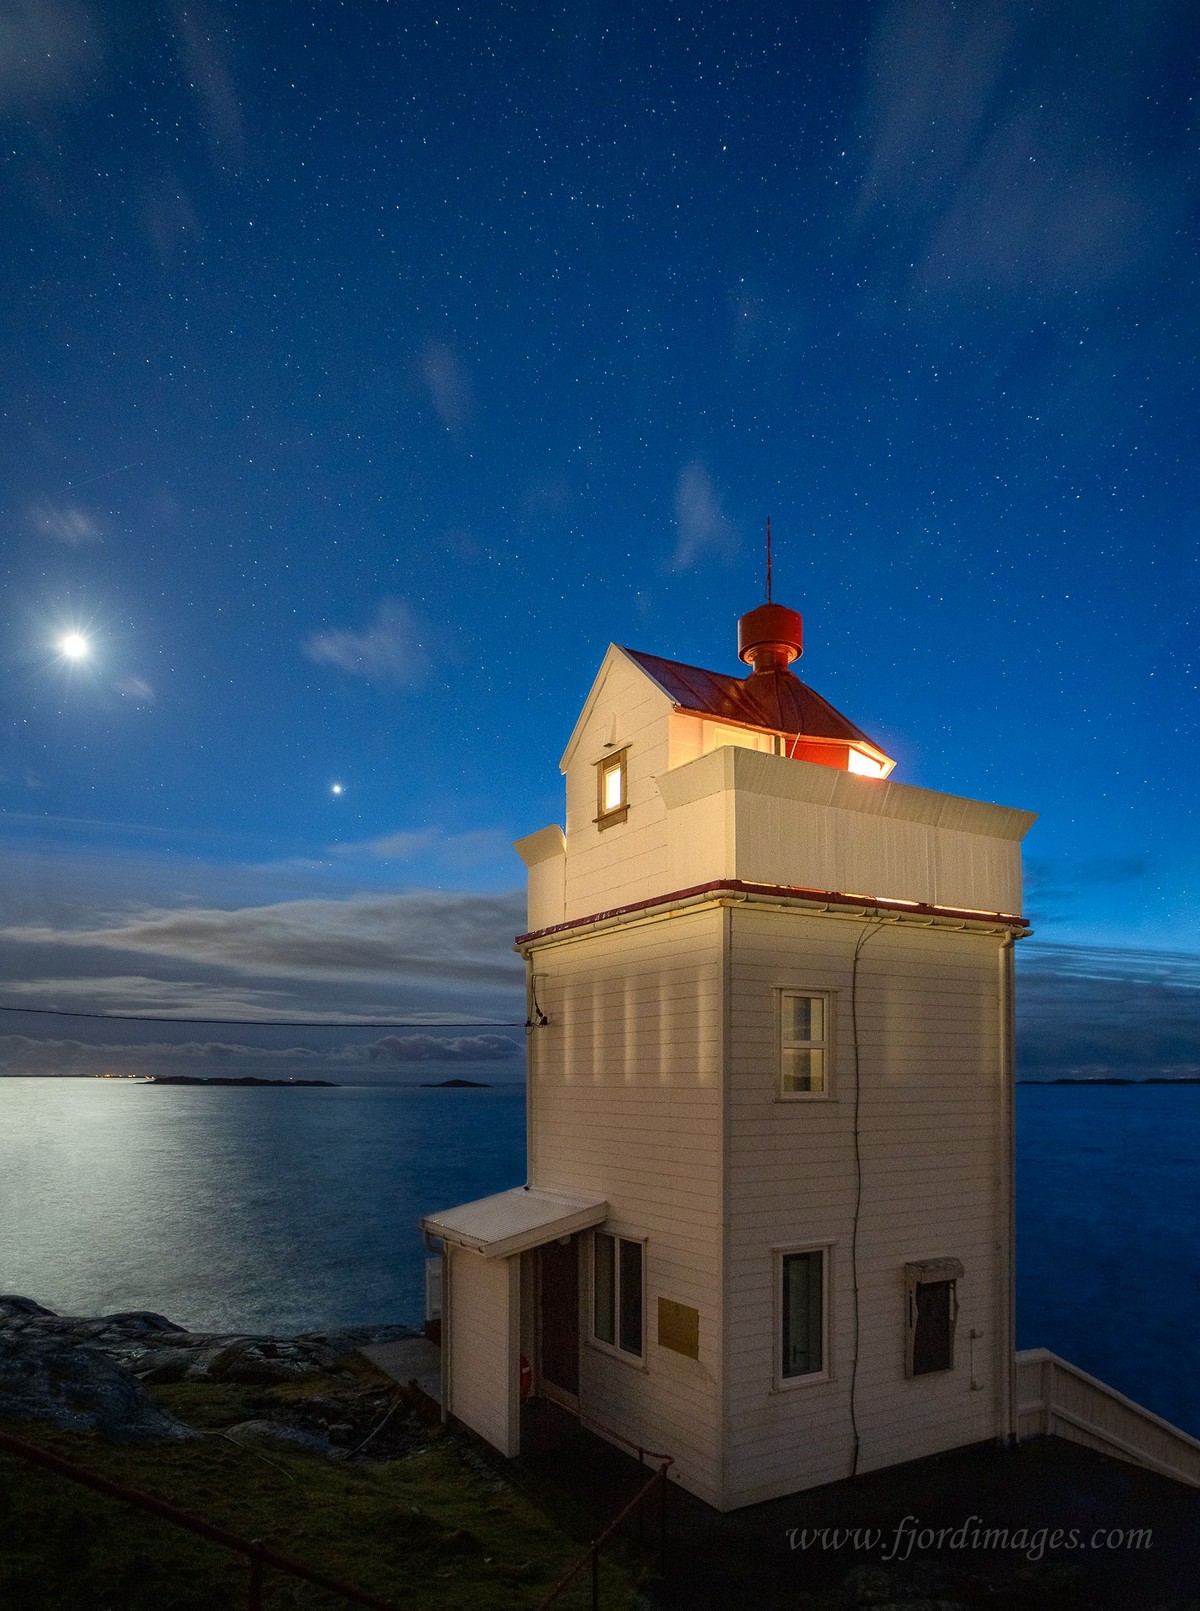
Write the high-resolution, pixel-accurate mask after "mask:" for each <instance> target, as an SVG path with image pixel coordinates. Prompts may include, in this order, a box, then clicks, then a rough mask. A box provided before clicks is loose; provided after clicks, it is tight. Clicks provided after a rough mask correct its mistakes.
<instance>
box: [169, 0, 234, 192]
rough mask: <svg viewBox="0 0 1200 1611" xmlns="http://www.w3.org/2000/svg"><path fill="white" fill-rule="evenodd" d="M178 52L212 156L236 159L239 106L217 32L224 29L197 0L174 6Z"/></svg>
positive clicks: (189, 0)
mask: <svg viewBox="0 0 1200 1611" xmlns="http://www.w3.org/2000/svg"><path fill="white" fill-rule="evenodd" d="M174 16H175V30H176V34H177V37H178V44H179V55H180V59H181V61H182V64H183V68H184V73H185V75H186V77H187V81H188V86H189V88H190V89H191V90H192V91H193V92H194V93H195V95H196V97H197V99H198V101H199V103H200V110H201V114H202V116H203V119H204V126H205V129H206V131H207V133H208V138H209V142H210V144H211V146H212V148H213V155H214V156H215V157H217V158H218V159H220V158H221V157H231V158H233V159H234V160H237V161H240V160H241V157H242V152H243V149H244V146H245V134H244V131H243V128H242V109H241V106H240V104H239V102H238V96H237V91H236V89H235V88H234V83H233V75H232V74H231V73H230V71H229V64H228V62H227V60H226V56H225V50H224V48H223V46H222V44H221V43H220V42H219V40H218V37H217V36H218V34H219V33H221V32H222V31H227V30H226V29H225V25H224V24H223V23H221V22H219V21H218V20H217V19H216V18H215V17H214V16H213V15H212V13H211V12H210V11H209V10H208V8H207V7H206V6H204V5H203V4H199V3H198V0H188V4H187V5H177V6H175V8H174Z"/></svg>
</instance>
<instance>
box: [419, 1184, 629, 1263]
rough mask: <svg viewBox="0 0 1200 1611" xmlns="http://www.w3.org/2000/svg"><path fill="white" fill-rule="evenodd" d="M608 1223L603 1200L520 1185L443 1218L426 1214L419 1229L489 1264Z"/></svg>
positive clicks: (449, 1211) (446, 1211) (444, 1213)
mask: <svg viewBox="0 0 1200 1611" xmlns="http://www.w3.org/2000/svg"><path fill="white" fill-rule="evenodd" d="M607 1218H608V1204H607V1202H605V1200H604V1198H603V1197H591V1196H588V1195H587V1194H585V1193H582V1192H567V1191H542V1190H541V1189H539V1188H538V1187H537V1186H518V1187H516V1188H515V1189H514V1190H513V1191H501V1192H497V1193H496V1195H495V1196H494V1197H480V1198H478V1199H477V1200H476V1201H475V1202H473V1203H463V1204H461V1205H460V1206H459V1207H458V1208H447V1209H444V1210H443V1211H442V1212H441V1213H440V1214H427V1215H426V1216H425V1218H424V1219H423V1220H422V1221H421V1229H422V1230H423V1231H424V1232H425V1233H426V1234H427V1235H428V1236H440V1237H441V1238H442V1240H443V1241H446V1242H453V1243H454V1244H455V1246H456V1247H469V1248H474V1250H475V1251H476V1252H477V1253H482V1255H483V1257H484V1258H485V1259H504V1258H508V1257H509V1256H510V1255H511V1254H513V1253H524V1252H526V1251H527V1250H528V1249H529V1248H532V1247H541V1246H542V1245H543V1244H544V1243H546V1242H555V1241H557V1240H558V1238H559V1237H560V1236H573V1235H574V1234H575V1232H576V1231H586V1230H589V1229H590V1228H591V1227H592V1226H593V1225H599V1224H601V1223H602V1222H603V1221H604V1220H606V1219H607Z"/></svg>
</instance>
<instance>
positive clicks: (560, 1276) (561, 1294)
mask: <svg viewBox="0 0 1200 1611" xmlns="http://www.w3.org/2000/svg"><path fill="white" fill-rule="evenodd" d="M538 1265H539V1271H538V1273H539V1282H538V1286H539V1291H540V1294H541V1297H540V1308H541V1326H540V1336H541V1361H540V1364H541V1380H542V1388H543V1391H544V1392H545V1394H546V1397H547V1398H555V1399H563V1398H565V1399H567V1400H568V1401H569V1403H570V1404H571V1405H572V1406H574V1405H575V1404H576V1403H577V1402H578V1399H579V1242H578V1238H577V1237H574V1236H572V1237H571V1238H570V1239H569V1240H567V1241H566V1242H547V1243H546V1245H545V1246H544V1247H543V1248H540V1249H539V1257H538Z"/></svg>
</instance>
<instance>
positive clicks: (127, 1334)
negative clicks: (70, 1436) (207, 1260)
mask: <svg viewBox="0 0 1200 1611" xmlns="http://www.w3.org/2000/svg"><path fill="white" fill-rule="evenodd" d="M418 1335H419V1333H417V1332H415V1331H413V1330H412V1328H411V1327H409V1326H357V1327H349V1328H341V1329H339V1330H333V1331H321V1332H305V1333H304V1334H303V1335H301V1336H298V1337H273V1336H254V1335H247V1334H244V1333H209V1332H193V1331H185V1330H184V1329H183V1327H182V1326H177V1325H175V1323H174V1322H173V1321H171V1320H168V1319H167V1318H166V1317H165V1316H164V1315H160V1314H155V1313H153V1312H152V1311H150V1310H131V1311H125V1312H123V1313H120V1314H111V1315H102V1316H99V1317H88V1318H81V1317H78V1316H70V1315H58V1314H55V1313H54V1312H53V1311H52V1310H50V1309H46V1308H44V1307H43V1306H42V1305H41V1304H39V1303H35V1302H34V1301H33V1299H31V1298H23V1297H15V1296H7V1297H5V1296H0V1419H4V1420H30V1419H33V1420H44V1421H49V1422H51V1423H52V1424H53V1425H55V1426H61V1427H64V1428H68V1429H70V1430H72V1431H80V1432H83V1431H97V1432H100V1433H102V1434H103V1435H104V1436H105V1437H108V1438H111V1439H112V1440H113V1441H114V1442H143V1443H150V1442H170V1441H178V1440H181V1439H185V1438H192V1437H195V1436H197V1435H198V1434H197V1433H195V1432H193V1431H192V1430H191V1429H190V1428H188V1427H186V1426H184V1425H183V1424H182V1422H180V1421H177V1420H175V1419H174V1417H172V1416H170V1415H167V1414H165V1413H164V1412H163V1411H162V1410H160V1409H159V1408H158V1406H157V1405H156V1404H155V1402H154V1400H153V1398H152V1397H151V1395H150V1394H149V1392H147V1390H146V1389H147V1385H153V1384H156V1383H159V1382H180V1381H200V1382H226V1383H234V1384H237V1385H240V1386H262V1387H270V1386H274V1385H277V1384H279V1383H283V1382H289V1381H292V1380H294V1379H296V1378H298V1377H302V1376H312V1375H319V1374H326V1375H333V1374H335V1373H336V1370H337V1362H338V1360H339V1359H341V1358H343V1357H344V1356H345V1355H346V1354H348V1353H351V1352H353V1351H354V1350H356V1349H358V1348H361V1347H363V1346H364V1345H367V1346H370V1345H371V1344H373V1343H388V1342H395V1341H398V1340H400V1339H401V1338H407V1337H415V1336H418ZM315 1441H316V1440H315V1439H314V1442H315Z"/></svg>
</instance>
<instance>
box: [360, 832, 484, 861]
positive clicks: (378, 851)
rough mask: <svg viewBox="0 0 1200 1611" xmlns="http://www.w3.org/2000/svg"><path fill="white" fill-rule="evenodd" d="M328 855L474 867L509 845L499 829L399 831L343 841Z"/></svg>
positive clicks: (367, 859) (369, 859)
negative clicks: (415, 859)
mask: <svg viewBox="0 0 1200 1611" xmlns="http://www.w3.org/2000/svg"><path fill="white" fill-rule="evenodd" d="M329 854H330V855H331V856H336V857H339V858H345V859H349V858H361V859H363V860H366V861H412V860H413V859H414V858H415V857H418V856H419V857H421V859H422V860H423V861H438V862H440V863H442V864H446V863H449V864H451V865H453V866H455V867H476V866H479V865H480V864H481V863H483V862H488V861H493V860H495V859H496V858H498V857H500V856H510V855H511V854H512V841H511V839H510V837H509V835H508V834H506V833H502V832H501V831H500V829H499V828H476V829H472V830H470V831H469V832H467V833H446V832H444V830H442V829H441V828H412V829H402V830H401V831H400V832H398V833H388V834H381V835H379V836H378V837H377V838H375V839H356V840H347V841H345V842H344V843H341V844H336V845H330V846H329Z"/></svg>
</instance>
